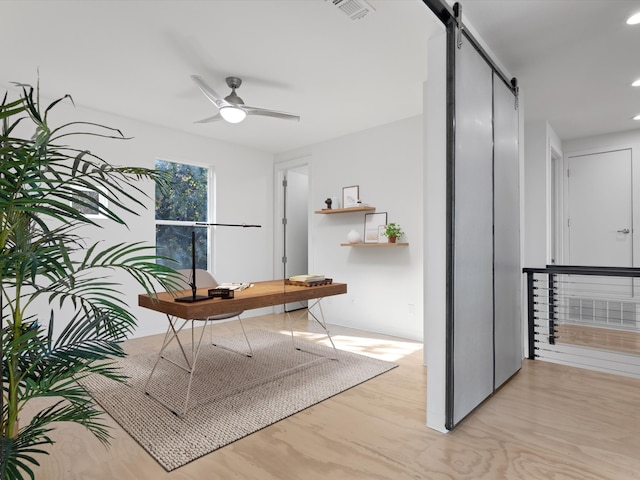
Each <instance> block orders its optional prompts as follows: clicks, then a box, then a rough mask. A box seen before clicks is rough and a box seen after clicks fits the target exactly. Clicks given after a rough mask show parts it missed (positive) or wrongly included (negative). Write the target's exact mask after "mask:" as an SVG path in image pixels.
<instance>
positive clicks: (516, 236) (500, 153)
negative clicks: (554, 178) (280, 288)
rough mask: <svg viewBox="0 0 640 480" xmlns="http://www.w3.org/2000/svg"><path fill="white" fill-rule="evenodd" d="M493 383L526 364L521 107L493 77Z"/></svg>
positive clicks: (502, 84) (501, 380)
mask: <svg viewBox="0 0 640 480" xmlns="http://www.w3.org/2000/svg"><path fill="white" fill-rule="evenodd" d="M493 138H494V140H493V145H494V146H493V185H494V186H493V211H494V222H493V223H494V251H495V254H494V301H495V307H494V340H495V342H494V357H495V359H494V385H493V387H494V389H495V388H498V387H499V386H500V385H502V384H503V383H504V382H505V381H507V380H508V379H509V378H510V377H511V376H512V375H513V374H514V373H515V372H517V371H518V370H519V369H520V367H521V366H522V322H521V321H520V318H521V308H522V306H521V303H522V298H521V295H522V292H521V282H522V273H521V266H520V189H519V185H520V170H519V162H518V111H517V110H516V108H515V98H514V96H513V93H511V90H509V88H507V86H506V85H505V84H504V83H503V82H502V81H500V79H499V78H498V77H497V76H496V75H495V74H494V77H493Z"/></svg>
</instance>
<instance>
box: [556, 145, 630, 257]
mask: <svg viewBox="0 0 640 480" xmlns="http://www.w3.org/2000/svg"><path fill="white" fill-rule="evenodd" d="M565 165H566V176H567V178H566V185H567V189H566V198H565V204H566V209H565V213H566V219H565V222H564V225H565V232H566V235H565V242H564V246H565V259H566V263H567V264H569V265H589V266H608V267H633V263H634V262H633V223H632V222H633V215H632V212H633V210H632V205H633V200H632V198H633V197H632V171H631V149H620V150H608V151H597V152H586V153H580V154H568V155H566V157H565Z"/></svg>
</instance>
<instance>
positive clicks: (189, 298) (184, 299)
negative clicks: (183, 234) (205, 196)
mask: <svg viewBox="0 0 640 480" xmlns="http://www.w3.org/2000/svg"><path fill="white" fill-rule="evenodd" d="M195 226H196V227H242V228H260V227H262V225H247V224H246V223H201V222H197V223H196V224H195ZM189 286H190V287H191V295H187V296H186V297H177V298H176V299H175V301H176V302H184V303H193V302H199V301H202V300H209V296H207V295H197V294H196V291H197V290H198V287H197V286H196V231H195V230H192V231H191V278H190V282H189Z"/></svg>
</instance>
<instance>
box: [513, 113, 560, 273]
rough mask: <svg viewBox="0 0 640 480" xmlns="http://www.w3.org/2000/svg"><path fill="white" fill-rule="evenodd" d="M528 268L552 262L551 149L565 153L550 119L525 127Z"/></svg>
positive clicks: (525, 222) (525, 220)
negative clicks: (550, 242)
mask: <svg viewBox="0 0 640 480" xmlns="http://www.w3.org/2000/svg"><path fill="white" fill-rule="evenodd" d="M524 135H525V136H524V205H523V208H524V232H522V236H523V238H524V255H523V262H524V264H523V266H524V267H544V266H546V265H547V264H548V263H549V262H550V257H549V248H548V245H549V241H550V238H549V228H550V224H549V222H550V219H551V217H550V209H551V205H550V203H549V200H550V189H551V188H552V185H551V150H552V149H553V150H555V151H556V152H557V153H559V154H560V155H561V154H562V146H561V144H560V138H559V137H558V136H557V135H556V133H555V132H554V131H553V129H552V128H551V126H550V125H549V124H548V123H547V122H546V121H540V122H528V123H526V124H525V128H524Z"/></svg>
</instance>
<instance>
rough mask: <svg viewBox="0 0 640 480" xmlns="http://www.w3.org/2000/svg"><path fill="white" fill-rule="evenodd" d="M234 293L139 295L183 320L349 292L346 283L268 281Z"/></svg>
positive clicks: (151, 306) (204, 290) (141, 301)
mask: <svg viewBox="0 0 640 480" xmlns="http://www.w3.org/2000/svg"><path fill="white" fill-rule="evenodd" d="M208 290H209V289H208V288H202V289H198V294H199V295H207V291H208ZM233 293H234V298H230V299H222V298H210V299H207V300H201V301H199V302H194V303H183V302H176V301H174V299H173V298H174V297H173V296H172V295H171V294H170V293H168V292H162V293H158V294H157V296H155V297H149V296H148V295H147V294H141V295H138V305H140V306H141V307H145V308H149V309H151V310H155V311H157V312H162V313H166V314H167V315H173V316H174V317H179V318H184V319H192V318H205V317H207V316H209V315H219V314H222V313H232V312H239V311H244V310H251V309H254V308H262V307H270V306H273V305H282V304H285V303H291V302H299V301H304V300H311V299H313V298H323V297H329V296H332V295H340V294H343V293H347V284H346V283H331V284H329V285H317V286H312V287H303V286H298V285H286V284H285V283H284V280H269V281H266V282H255V283H254V284H253V287H249V288H247V289H245V290H242V291H237V290H236V291H234V292H233ZM190 294H191V291H190V290H185V291H183V292H176V296H184V295H190Z"/></svg>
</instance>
